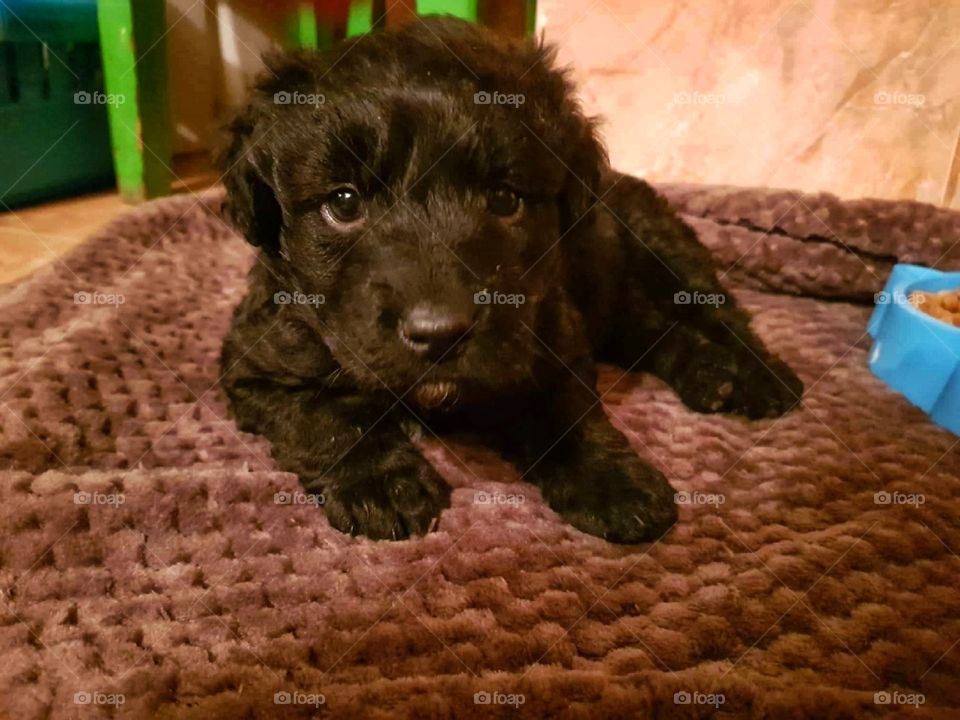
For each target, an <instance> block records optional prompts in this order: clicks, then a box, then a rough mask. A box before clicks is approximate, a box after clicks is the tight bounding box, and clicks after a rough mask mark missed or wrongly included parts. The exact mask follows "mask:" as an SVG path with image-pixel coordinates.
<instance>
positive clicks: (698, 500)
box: [673, 490, 727, 507]
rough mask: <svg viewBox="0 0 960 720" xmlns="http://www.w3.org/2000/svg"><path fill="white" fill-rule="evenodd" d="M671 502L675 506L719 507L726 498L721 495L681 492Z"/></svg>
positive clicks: (697, 491)
mask: <svg viewBox="0 0 960 720" xmlns="http://www.w3.org/2000/svg"><path fill="white" fill-rule="evenodd" d="M673 501H674V502H675V503H676V504H677V505H712V506H713V507H720V506H721V505H723V504H724V503H725V502H726V501H727V498H726V497H725V496H724V495H722V494H721V493H705V492H700V491H699V490H693V491H690V490H681V491H680V492H678V493H675V494H674V496H673Z"/></svg>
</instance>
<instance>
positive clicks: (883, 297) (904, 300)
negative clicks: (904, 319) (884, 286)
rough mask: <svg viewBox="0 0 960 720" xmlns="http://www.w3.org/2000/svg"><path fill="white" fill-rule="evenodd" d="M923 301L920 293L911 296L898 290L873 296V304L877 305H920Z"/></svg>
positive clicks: (923, 298)
mask: <svg viewBox="0 0 960 720" xmlns="http://www.w3.org/2000/svg"><path fill="white" fill-rule="evenodd" d="M925 299H926V298H925V296H924V295H922V294H920V293H917V294H916V295H913V296H911V295H907V294H906V293H904V292H901V291H899V290H897V291H895V292H887V291H886V290H884V291H883V292H878V293H874V295H873V302H874V303H875V304H877V305H911V304H913V305H920V304H922V303H923V302H924V300H925Z"/></svg>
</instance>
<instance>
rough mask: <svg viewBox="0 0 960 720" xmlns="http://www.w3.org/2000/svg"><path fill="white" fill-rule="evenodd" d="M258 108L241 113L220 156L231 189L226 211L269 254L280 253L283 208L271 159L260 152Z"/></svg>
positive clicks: (230, 126)
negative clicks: (274, 183) (276, 191)
mask: <svg viewBox="0 0 960 720" xmlns="http://www.w3.org/2000/svg"><path fill="white" fill-rule="evenodd" d="M253 113H254V110H253V109H252V108H248V109H247V110H245V111H244V112H243V113H241V114H240V115H239V116H238V117H237V118H236V119H235V120H234V121H233V122H231V123H230V125H229V126H228V128H227V130H228V132H229V141H228V143H227V146H226V147H225V148H224V150H223V152H221V153H220V156H219V166H220V168H221V170H222V172H223V173H224V175H223V183H224V185H225V186H226V188H227V202H226V205H225V208H224V210H225V214H226V216H227V218H228V219H229V220H230V222H231V223H232V224H233V226H234V227H235V228H236V229H237V230H238V231H239V232H240V233H241V234H243V236H244V237H245V238H246V239H247V241H248V242H249V243H250V244H251V245H255V246H257V247H260V248H263V250H264V251H265V252H266V253H268V254H269V255H278V254H279V253H280V232H281V230H282V229H283V210H282V208H281V207H280V203H279V202H278V201H277V196H276V193H275V192H274V189H273V185H272V178H271V174H272V172H271V171H272V168H271V163H270V161H269V158H268V157H267V156H266V154H265V153H263V152H257V149H256V148H255V147H254V143H255V129H256V122H255V118H254V117H252V116H253Z"/></svg>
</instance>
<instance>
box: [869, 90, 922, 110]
mask: <svg viewBox="0 0 960 720" xmlns="http://www.w3.org/2000/svg"><path fill="white" fill-rule="evenodd" d="M926 102H927V96H926V95H922V94H920V93H907V92H901V91H899V90H880V91H879V92H876V93H874V95H873V104H874V105H906V106H908V107H923V106H924V104H926Z"/></svg>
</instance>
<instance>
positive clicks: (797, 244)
mask: <svg viewBox="0 0 960 720" xmlns="http://www.w3.org/2000/svg"><path fill="white" fill-rule="evenodd" d="M662 190H663V191H664V192H665V193H666V194H667V195H668V196H669V197H670V198H671V201H672V202H674V203H675V204H676V206H677V207H678V208H679V209H680V210H681V211H682V212H683V213H684V215H685V216H686V217H687V219H688V220H689V221H690V222H691V223H692V224H693V225H694V226H695V227H696V229H697V230H698V232H699V233H700V234H701V237H702V238H703V240H704V242H705V243H706V244H707V245H708V246H709V247H710V248H711V249H712V250H713V251H714V252H715V254H716V256H717V258H718V261H719V263H720V264H721V266H722V267H723V268H724V281H725V282H727V283H729V284H730V285H731V286H732V287H733V288H734V292H735V293H736V294H737V296H738V297H739V298H740V300H741V301H742V302H743V304H744V305H745V306H746V307H747V308H748V309H749V310H750V311H751V312H753V313H754V316H755V320H754V324H755V327H756V330H757V332H758V334H759V335H760V336H761V337H762V338H763V339H764V341H765V342H766V343H767V344H768V346H769V347H770V348H771V349H772V350H773V351H775V352H776V353H778V354H779V355H781V357H783V358H784V360H786V361H787V362H788V363H790V365H792V366H793V367H794V368H795V369H796V371H797V372H798V374H799V375H800V376H801V378H802V379H803V380H804V382H805V384H806V388H807V390H806V395H805V398H804V403H803V407H802V409H800V410H798V411H796V412H793V413H791V414H788V415H787V416H785V417H783V418H780V419H777V420H771V421H762V422H747V421H744V420H741V419H737V418H733V417H720V416H704V415H697V414H695V413H692V412H690V411H688V410H686V409H685V408H684V407H683V406H682V405H681V403H680V402H679V401H678V399H677V398H676V396H675V395H674V393H673V392H672V391H671V390H670V389H669V388H668V387H667V386H666V385H665V384H663V383H662V382H660V381H659V380H657V379H655V378H653V377H651V376H647V375H639V374H630V375H622V373H621V372H619V371H617V370H614V369H612V368H606V369H604V371H603V372H602V376H601V388H600V390H601V392H603V393H604V403H605V406H606V410H607V412H608V413H609V415H610V416H611V417H612V418H613V420H614V422H615V423H616V424H617V425H618V426H619V427H621V428H622V429H623V430H624V431H625V432H626V433H627V435H628V436H629V438H630V439H631V442H632V443H633V444H634V446H635V447H636V450H637V451H638V452H639V453H640V454H641V455H643V456H644V457H646V458H648V459H649V460H650V461H652V462H654V463H655V464H656V465H657V466H658V467H660V468H661V469H662V470H663V471H664V472H665V473H666V474H667V475H668V477H669V478H670V480H671V482H672V483H673V485H674V486H675V487H676V488H677V490H678V491H679V492H678V501H679V502H680V503H681V507H680V520H679V523H678V524H677V525H676V527H675V528H674V529H673V530H672V531H671V532H670V533H668V534H667V535H666V536H665V537H663V538H662V539H660V540H659V541H658V542H656V543H652V544H647V545H642V546H617V545H611V544H608V543H606V542H604V541H602V540H599V539H596V538H593V537H588V536H586V535H584V534H582V533H579V532H578V531H576V530H574V529H572V528H571V527H570V526H568V525H566V524H565V523H564V522H562V521H561V520H560V519H559V518H558V517H557V516H556V515H555V514H554V513H553V512H552V511H551V510H549V508H548V507H547V506H546V505H545V504H544V502H543V501H542V499H541V497H540V495H539V493H538V491H537V490H536V489H535V488H533V487H532V486H529V485H526V484H523V483H520V484H515V483H516V481H517V473H516V472H515V471H514V470H513V469H512V468H511V467H509V466H507V465H506V464H505V463H504V462H503V461H501V460H500V459H499V458H498V457H496V456H495V455H494V454H493V453H491V452H490V451H487V450H484V449H481V448H477V447H474V446H472V445H470V444H469V443H468V442H467V441H465V440H464V439H462V438H449V437H444V438H441V439H438V438H435V437H428V438H426V439H425V440H424V441H423V447H424V452H425V453H426V455H427V457H428V458H429V459H430V461H431V462H433V463H434V464H435V465H436V467H437V468H438V469H439V470H440V472H441V473H442V474H443V475H444V476H445V477H446V478H447V479H448V480H449V482H450V484H451V485H452V486H453V488H454V492H453V498H452V507H451V508H450V509H449V510H447V511H445V512H444V513H443V515H442V517H441V518H440V522H439V526H438V528H437V531H436V532H434V533H432V534H430V535H429V536H427V537H424V538H419V539H414V540H410V541H403V542H372V541H369V540H366V539H364V538H352V537H348V536H345V535H342V534H340V533H338V532H336V531H334V530H332V529H331V528H330V526H329V525H328V523H327V521H326V519H325V518H324V516H323V513H322V512H321V511H319V510H318V509H317V508H315V507H313V506H311V505H309V504H305V503H304V502H302V500H303V496H302V495H299V494H298V492H297V491H298V484H297V481H296V479H295V477H294V476H292V475H290V474H288V473H284V472H280V471H278V470H277V468H276V466H275V465H274V463H273V461H272V460H271V457H270V450H269V445H268V444H267V443H266V442H265V441H264V440H262V439H260V438H258V437H256V436H253V435H249V434H245V433H241V432H239V431H238V430H237V428H236V426H235V425H234V424H233V422H232V421H231V420H230V419H229V418H228V415H227V412H226V406H225V402H224V398H223V396H222V394H221V392H220V391H219V389H218V386H217V379H218V362H217V358H218V353H219V349H220V341H221V338H222V337H223V335H224V333H225V331H226V329H227V326H228V322H229V319H230V314H231V310H232V308H233V306H234V305H235V304H236V303H237V302H238V301H239V300H240V298H241V296H242V294H243V292H244V287H245V282H244V278H245V274H246V271H247V269H248V268H249V266H250V264H251V263H252V262H254V259H253V256H252V253H251V251H250V250H249V248H248V247H247V246H246V245H245V244H244V243H243V242H242V241H241V240H240V239H239V238H238V237H236V236H235V235H234V234H233V233H232V232H231V231H230V230H229V229H228V228H227V227H226V226H225V225H224V223H223V222H222V221H221V219H220V217H219V204H220V198H219V196H217V195H215V194H212V195H207V196H204V197H203V198H193V197H176V198H170V199H165V200H162V201H158V202H154V203H150V204H147V205H145V206H143V207H142V208H140V209H137V210H135V211H133V212H131V213H129V214H128V215H126V216H124V217H122V218H121V219H119V220H117V221H116V222H114V223H113V224H111V225H110V226H108V227H107V228H106V229H105V230H103V231H102V232H100V233H99V234H97V235H96V236H95V237H93V238H91V239H90V240H89V241H88V242H86V243H84V244H83V245H81V246H80V247H78V248H77V249H76V251H74V252H73V253H72V254H70V255H68V256H67V257H65V258H64V259H63V260H62V261H57V262H55V263H53V264H52V265H50V266H49V267H48V268H46V269H44V270H43V271H41V272H39V273H38V274H36V275H35V276H33V277H31V278H29V279H27V280H25V281H23V282H21V283H19V284H17V285H15V286H12V287H8V288H5V289H3V290H2V291H0V593H2V594H0V653H2V661H0V717H10V718H17V719H18V720H20V719H24V720H27V719H32V718H45V719H51V720H56V719H58V718H87V717H90V718H101V717H104V718H107V717H109V718H151V717H156V718H197V719H198V720H199V719H201V718H202V719H204V720H209V719H211V718H231V719H233V718H288V717H289V718H301V717H304V718H306V717H316V716H327V717H334V718H384V719H385V718H402V717H417V718H473V717H477V718H488V717H524V718H528V717H529V718H602V717H613V718H634V717H664V718H684V717H704V718H707V717H733V718H741V717H744V718H788V717H789V718H807V717H809V718H865V717H899V716H901V715H902V716H903V717H911V718H922V717H931V718H933V717H942V718H948V717H953V718H956V717H960V645H958V643H960V557H958V555H957V553H960V520H958V518H960V453H958V450H957V449H956V446H957V442H958V439H957V438H955V437H953V436H952V435H950V434H949V433H947V432H945V431H943V430H940V429H938V428H936V427H935V426H933V425H932V424H931V423H930V422H928V420H927V419H926V418H925V416H924V415H923V414H922V413H921V412H920V411H919V410H917V409H915V408H913V407H912V406H911V405H909V404H908V403H907V402H906V401H905V400H904V399H903V398H901V397H900V396H898V395H897V394H896V393H894V392H892V391H890V390H888V389H886V388H885V387H884V386H883V385H882V384H881V383H880V382H879V381H878V380H876V379H875V378H874V377H873V376H872V375H871V374H870V373H869V372H868V370H867V368H866V354H867V351H868V348H869V338H868V337H867V336H866V335H865V328H866V322H867V318H868V316H869V314H870V307H869V306H868V303H867V302H865V301H872V295H873V293H875V292H877V291H879V290H880V289H881V287H882V284H883V280H884V279H885V277H886V274H887V272H888V271H889V268H890V266H891V265H892V263H894V262H896V261H898V260H903V261H911V262H926V263H929V264H932V263H934V262H938V263H939V265H938V266H939V267H944V268H947V267H958V266H960V247H954V244H955V243H957V242H958V241H960V214H958V213H953V212H949V211H945V210H940V209H936V208H933V207H931V206H926V205H919V204H915V203H890V202H881V201H867V200H864V201H858V202H842V201H840V200H838V199H836V198H834V197H831V196H827V195H801V194H797V193H791V192H777V191H768V190H743V189H739V190H738V189H730V188H703V187H693V186H665V187H663V188H662ZM850 301H857V302H850Z"/></svg>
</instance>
